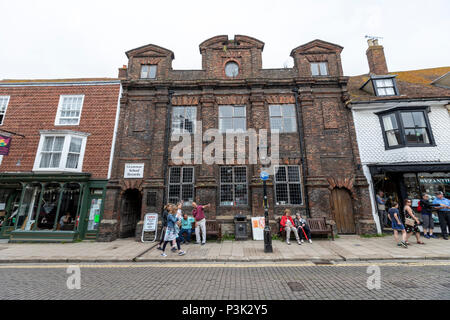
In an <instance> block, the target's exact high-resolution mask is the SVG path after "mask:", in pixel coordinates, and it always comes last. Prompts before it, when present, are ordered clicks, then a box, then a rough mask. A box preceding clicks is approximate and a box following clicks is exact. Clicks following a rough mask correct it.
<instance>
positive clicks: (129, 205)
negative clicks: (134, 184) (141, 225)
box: [119, 189, 142, 238]
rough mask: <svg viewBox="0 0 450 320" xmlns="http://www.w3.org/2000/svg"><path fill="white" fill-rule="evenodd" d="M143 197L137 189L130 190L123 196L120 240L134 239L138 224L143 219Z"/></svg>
mask: <svg viewBox="0 0 450 320" xmlns="http://www.w3.org/2000/svg"><path fill="white" fill-rule="evenodd" d="M141 206H142V195H141V192H140V191H139V190H137V189H128V190H126V191H125V192H124V193H123V195H122V205H121V211H120V212H121V216H120V229H119V238H128V237H134V236H135V232H136V224H137V223H138V222H139V220H140V219H141Z"/></svg>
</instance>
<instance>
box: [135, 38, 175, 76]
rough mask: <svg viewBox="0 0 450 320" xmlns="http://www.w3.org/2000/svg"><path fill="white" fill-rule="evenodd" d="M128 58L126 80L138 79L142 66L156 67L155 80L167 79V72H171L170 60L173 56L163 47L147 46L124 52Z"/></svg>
mask: <svg viewBox="0 0 450 320" xmlns="http://www.w3.org/2000/svg"><path fill="white" fill-rule="evenodd" d="M126 55H127V57H128V59H129V60H128V78H131V79H140V76H141V68H142V66H143V65H156V66H157V71H156V78H155V79H161V78H167V77H168V73H169V70H172V60H173V59H175V55H174V53H173V52H172V51H170V50H168V49H165V48H163V47H160V46H157V45H154V44H148V45H146V46H142V47H139V48H136V49H133V50H130V51H127V52H126Z"/></svg>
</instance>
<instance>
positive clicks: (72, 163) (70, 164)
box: [66, 153, 80, 169]
mask: <svg viewBox="0 0 450 320" xmlns="http://www.w3.org/2000/svg"><path fill="white" fill-rule="evenodd" d="M79 158H80V155H79V154H76V153H69V154H68V156H67V163H66V168H68V169H77V168H78V159H79Z"/></svg>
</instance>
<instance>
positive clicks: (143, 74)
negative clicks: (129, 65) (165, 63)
mask: <svg viewBox="0 0 450 320" xmlns="http://www.w3.org/2000/svg"><path fill="white" fill-rule="evenodd" d="M148 69H149V66H147V65H144V66H142V67H141V78H147V76H148Z"/></svg>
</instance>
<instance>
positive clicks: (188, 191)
mask: <svg viewBox="0 0 450 320" xmlns="http://www.w3.org/2000/svg"><path fill="white" fill-rule="evenodd" d="M179 201H182V202H183V204H184V205H191V204H192V201H194V168H193V167H171V168H170V169H169V202H170V203H178V202H179Z"/></svg>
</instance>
